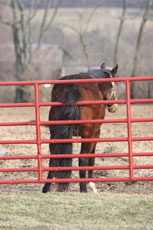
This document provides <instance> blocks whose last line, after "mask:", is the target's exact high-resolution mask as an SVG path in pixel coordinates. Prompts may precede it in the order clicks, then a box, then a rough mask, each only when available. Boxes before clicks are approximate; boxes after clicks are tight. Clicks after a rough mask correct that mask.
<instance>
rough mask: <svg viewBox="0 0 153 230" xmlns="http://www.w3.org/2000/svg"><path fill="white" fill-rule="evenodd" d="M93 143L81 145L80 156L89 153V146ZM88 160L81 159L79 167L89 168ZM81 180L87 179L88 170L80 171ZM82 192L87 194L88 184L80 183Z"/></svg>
mask: <svg viewBox="0 0 153 230" xmlns="http://www.w3.org/2000/svg"><path fill="white" fill-rule="evenodd" d="M90 144H91V143H82V144H81V152H80V154H83V153H88V149H89V145H90ZM88 161H89V159H88V158H79V166H80V167H83V166H88ZM79 174H80V178H86V170H80V171H79ZM80 192H87V185H86V182H80Z"/></svg>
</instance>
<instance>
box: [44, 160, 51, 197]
mask: <svg viewBox="0 0 153 230" xmlns="http://www.w3.org/2000/svg"><path fill="white" fill-rule="evenodd" d="M50 165H51V159H50V163H49V166H50ZM52 178H53V172H52V171H49V172H48V176H47V179H52ZM50 186H51V183H46V184H45V185H44V187H43V189H42V192H43V193H47V192H50Z"/></svg>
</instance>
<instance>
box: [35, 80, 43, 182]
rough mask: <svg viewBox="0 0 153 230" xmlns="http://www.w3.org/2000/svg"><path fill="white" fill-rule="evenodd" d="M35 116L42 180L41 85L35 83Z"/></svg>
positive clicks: (40, 178)
mask: <svg viewBox="0 0 153 230" xmlns="http://www.w3.org/2000/svg"><path fill="white" fill-rule="evenodd" d="M35 118H36V139H37V151H38V156H37V157H38V180H39V182H41V181H42V159H41V154H42V152H41V138H40V110H39V85H38V83H35Z"/></svg>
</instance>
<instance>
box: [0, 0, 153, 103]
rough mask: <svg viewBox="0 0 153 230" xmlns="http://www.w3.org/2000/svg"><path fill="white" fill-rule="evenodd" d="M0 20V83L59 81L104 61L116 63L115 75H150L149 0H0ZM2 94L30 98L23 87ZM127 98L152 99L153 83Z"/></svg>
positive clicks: (135, 87) (152, 13) (152, 21)
mask: <svg viewBox="0 0 153 230" xmlns="http://www.w3.org/2000/svg"><path fill="white" fill-rule="evenodd" d="M0 21H1V23H0V34H1V35H0V81H10V80H18V81H22V80H36V79H37V80H39V79H44V80H45V79H57V78H59V77H60V76H61V75H63V74H71V73H79V72H82V71H86V70H87V69H88V68H93V67H98V66H100V65H101V63H102V62H105V63H106V65H107V66H110V67H113V66H114V65H115V64H116V63H118V64H119V72H118V76H119V77H130V76H132V77H135V76H152V75H153V65H152V60H153V52H152V50H153V42H152V41H153V29H152V28H153V10H152V0H139V1H132V0H116V1H112V0H107V1H106V0H101V1H100V0H96V1H91V0H84V1H80V0H76V1H72V0H71V1H70V0H66V1H65V0H63V1H61V0H59V1H51V0H45V1H41V0H32V1H28V0H5V1H4V0H1V1H0ZM45 90H46V89H45ZM43 91H44V89H43ZM0 94H1V95H0V101H12V100H15V101H16V102H20V101H27V100H31V99H29V98H31V97H30V96H27V95H30V94H31V89H30V92H29V88H25V87H23V88H21V87H19V88H17V89H14V88H12V94H13V96H12V95H11V96H10V97H9V96H8V95H9V94H8V93H7V89H6V88H5V92H4V91H3V89H1V92H0ZM119 96H120V97H124V85H121V86H120V94H119ZM131 97H132V98H134V97H135V98H140V97H141V98H151V97H153V84H152V82H143V83H142V82H137V83H134V84H131ZM13 98H14V99H13ZM46 100H49V99H46Z"/></svg>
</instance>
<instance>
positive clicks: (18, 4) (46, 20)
mask: <svg viewBox="0 0 153 230" xmlns="http://www.w3.org/2000/svg"><path fill="white" fill-rule="evenodd" d="M42 2H43V0H31V3H30V6H29V9H28V10H26V11H25V7H24V4H23V1H22V0H11V1H10V6H11V8H12V20H11V21H8V20H7V19H6V18H3V17H2V16H0V21H1V22H2V23H4V24H5V25H8V26H10V27H11V28H12V32H13V40H14V48H15V55H16V80H17V81H22V80H26V79H24V77H23V76H24V73H25V71H27V70H28V68H30V66H31V65H32V62H33V59H34V58H35V56H36V55H37V54H38V52H39V50H40V48H41V45H42V42H43V37H44V34H45V32H46V31H47V30H48V29H49V27H50V26H51V25H52V23H53V21H54V19H55V16H56V14H57V11H58V9H59V6H60V4H61V2H62V0H58V1H57V4H56V7H55V9H54V11H53V14H52V15H51V16H49V9H50V7H51V4H52V0H47V1H46V3H45V6H44V14H43V17H42V21H41V25H40V31H39V35H38V41H37V45H36V47H35V49H34V48H33V47H32V21H33V19H34V17H35V16H36V14H37V12H38V9H39V7H40V5H41V4H42ZM23 95H24V90H23V89H22V87H17V89H16V97H15V101H16V102H20V101H22V100H23Z"/></svg>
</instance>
